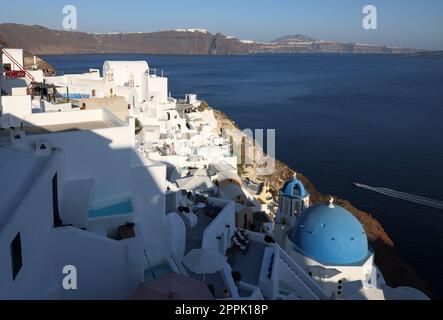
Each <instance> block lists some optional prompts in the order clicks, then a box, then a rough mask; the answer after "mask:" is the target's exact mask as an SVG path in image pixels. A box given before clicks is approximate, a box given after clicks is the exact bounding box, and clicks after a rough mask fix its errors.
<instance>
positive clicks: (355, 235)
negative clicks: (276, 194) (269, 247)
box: [288, 205, 369, 265]
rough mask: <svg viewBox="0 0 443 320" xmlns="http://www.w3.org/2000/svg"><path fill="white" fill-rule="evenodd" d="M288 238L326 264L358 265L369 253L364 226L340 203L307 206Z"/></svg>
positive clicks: (303, 252)
mask: <svg viewBox="0 0 443 320" xmlns="http://www.w3.org/2000/svg"><path fill="white" fill-rule="evenodd" d="M288 237H289V239H290V240H291V241H292V242H293V243H294V244H295V245H296V246H297V248H296V249H297V250H298V251H299V252H300V253H302V254H303V255H305V256H307V257H310V258H312V259H314V260H316V261H318V262H321V263H323V264H325V265H351V264H356V263H359V262H362V261H363V260H365V259H366V257H367V256H368V254H369V250H368V239H367V237H366V233H365V231H364V229H363V226H362V225H361V224H360V222H359V221H358V220H357V219H356V218H355V217H354V216H353V215H352V214H351V213H349V212H348V211H347V210H345V209H344V208H342V207H340V206H337V205H335V206H334V205H330V206H328V205H316V206H312V207H309V208H307V209H306V210H304V211H303V213H302V215H301V217H300V219H298V221H297V224H296V225H295V227H294V228H293V229H292V230H290V231H289V232H288Z"/></svg>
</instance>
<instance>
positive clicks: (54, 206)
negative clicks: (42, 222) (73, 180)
mask: <svg viewBox="0 0 443 320" xmlns="http://www.w3.org/2000/svg"><path fill="white" fill-rule="evenodd" d="M52 216H53V218H54V228H57V227H60V226H61V225H62V220H61V219H60V212H59V210H58V179H57V173H56V174H55V175H54V176H53V177H52Z"/></svg>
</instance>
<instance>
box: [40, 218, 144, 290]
mask: <svg viewBox="0 0 443 320" xmlns="http://www.w3.org/2000/svg"><path fill="white" fill-rule="evenodd" d="M49 245H50V248H49V256H50V257H51V258H50V261H49V268H48V272H47V273H48V274H49V275H50V276H51V279H53V281H52V282H51V292H50V295H49V297H48V298H55V299H128V298H130V297H131V296H132V295H133V294H134V293H135V290H136V288H137V286H138V285H139V284H140V283H141V282H143V270H144V269H143V249H142V248H143V247H142V244H141V241H140V240H139V239H137V238H132V239H128V240H123V241H115V240H112V239H109V238H105V237H101V236H97V235H95V234H92V233H89V232H86V231H83V230H80V229H75V228H71V227H66V228H58V229H54V230H52V232H51V234H50V238H49ZM66 265H73V266H75V267H76V269H77V286H78V287H77V290H65V289H64V288H63V286H62V283H63V282H62V281H63V278H64V277H65V276H66V275H64V274H63V273H62V270H63V268H64V266H66Z"/></svg>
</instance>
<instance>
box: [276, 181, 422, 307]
mask: <svg viewBox="0 0 443 320" xmlns="http://www.w3.org/2000/svg"><path fill="white" fill-rule="evenodd" d="M280 204H281V205H282V207H281V208H279V217H280V218H281V217H285V219H283V220H280V223H281V224H278V225H276V226H275V235H276V238H277V239H279V240H280V243H281V245H282V246H283V247H284V248H285V251H286V252H287V254H288V255H289V256H290V257H291V258H292V259H293V260H294V261H295V262H296V263H297V265H299V266H300V267H301V268H302V269H304V271H305V272H306V274H308V275H309V276H310V277H311V278H312V279H314V280H315V281H316V282H317V284H318V285H319V286H320V287H321V288H322V289H323V290H324V292H325V293H326V295H327V296H328V297H330V298H331V299H350V300H356V299H358V300H366V299H369V300H372V299H375V300H385V299H386V300H389V299H394V300H397V299H427V297H426V296H425V295H424V294H423V293H421V292H420V291H418V290H416V289H413V288H404V287H401V288H396V289H394V288H391V287H389V286H388V285H387V284H386V283H385V280H384V279H383V275H382V274H381V272H380V270H379V269H378V268H377V266H376V265H375V259H374V252H373V250H372V249H371V248H370V246H369V244H368V239H367V236H366V232H365V230H364V228H363V226H362V224H360V222H359V221H358V220H357V219H356V218H355V217H354V216H353V215H352V214H351V213H349V212H348V211H346V210H345V209H344V208H342V207H340V206H338V205H335V204H334V200H333V199H332V198H331V200H330V203H329V205H314V206H309V207H308V205H309V196H308V194H307V192H306V191H305V188H304V186H303V184H302V183H301V182H300V181H299V180H297V179H296V178H294V179H292V180H291V181H289V182H288V183H286V184H285V185H284V187H283V188H282V190H281V200H280ZM285 229H286V230H285ZM282 236H283V237H285V238H284V239H282Z"/></svg>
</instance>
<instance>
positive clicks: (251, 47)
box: [0, 23, 420, 55]
mask: <svg viewBox="0 0 443 320" xmlns="http://www.w3.org/2000/svg"><path fill="white" fill-rule="evenodd" d="M0 39H3V40H4V41H5V42H7V43H9V45H10V46H12V47H15V48H23V49H24V50H26V51H28V52H31V53H33V54H37V55H49V54H89V53H91V54H98V53H107V54H114V53H116V54H124V53H128V54H183V55H249V54H275V53H346V54H350V53H352V54H413V53H417V52H420V50H416V49H408V48H397V47H392V46H385V45H370V44H360V43H342V42H337V41H327V40H318V39H313V38H309V37H305V36H301V35H291V36H285V37H280V38H278V39H275V40H273V41H271V42H269V43H264V42H255V41H243V40H239V39H237V38H235V37H232V36H225V35H223V34H221V33H216V34H212V33H210V32H208V31H207V30H201V29H183V30H165V31H158V32H132V33H123V32H115V33H87V32H80V31H66V30H52V29H48V28H45V27H42V26H28V25H23V24H15V23H3V24H0Z"/></svg>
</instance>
